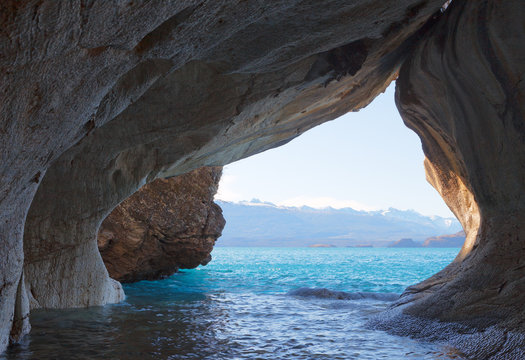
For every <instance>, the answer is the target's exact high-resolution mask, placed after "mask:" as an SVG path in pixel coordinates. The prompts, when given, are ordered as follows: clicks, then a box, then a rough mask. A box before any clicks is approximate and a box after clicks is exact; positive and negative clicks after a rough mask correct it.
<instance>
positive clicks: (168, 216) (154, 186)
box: [98, 167, 225, 282]
mask: <svg viewBox="0 0 525 360" xmlns="http://www.w3.org/2000/svg"><path fill="white" fill-rule="evenodd" d="M221 171H222V170H221V168H220V167H208V168H200V169H197V170H194V171H192V172H191V173H188V174H184V175H180V176H177V177H173V178H169V179H157V180H155V181H153V182H152V183H150V184H148V185H145V186H144V187H142V188H141V189H140V190H139V191H137V192H136V193H135V194H133V195H132V196H130V197H129V198H128V199H126V200H124V201H123V202H122V203H121V204H120V205H119V206H117V207H116V208H115V210H113V211H112V212H111V214H109V216H108V217H107V218H106V219H105V220H104V222H103V223H102V225H101V227H100V230H99V232H98V248H99V250H100V253H101V255H102V259H103V260H104V264H105V265H106V268H107V269H108V272H109V276H110V277H111V278H113V279H115V280H118V281H120V282H133V281H139V280H144V279H147V280H155V279H159V278H162V277H164V276H168V275H171V274H173V273H174V272H176V271H177V270H178V269H179V268H183V269H191V268H194V267H197V266H198V265H201V264H202V265H206V264H207V263H208V262H209V261H210V260H211V255H210V252H211V251H212V250H213V245H214V244H215V240H216V239H217V238H218V237H219V236H220V235H221V231H222V229H223V228H224V224H225V221H224V218H223V217H222V211H221V208H220V207H219V206H218V205H217V204H215V203H214V202H213V197H214V195H215V193H216V192H217V187H218V184H219V180H220V176H221Z"/></svg>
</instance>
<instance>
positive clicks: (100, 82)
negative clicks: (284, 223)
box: [0, 0, 525, 351]
mask: <svg viewBox="0 0 525 360" xmlns="http://www.w3.org/2000/svg"><path fill="white" fill-rule="evenodd" d="M442 1H443V0H441V1H435V0H427V1H420V0H403V1H397V2H386V1H379V0H359V1H340V0H329V1H314V0H292V1H285V2H275V1H238V0H232V1H206V2H198V1H190V0H189V1H177V2H174V1H173V2H172V1H165V2H149V3H146V2H143V1H121V2H118V3H115V2H107V1H98V2H83V1H70V0H63V1H51V0H44V1H42V0H23V1H15V0H6V1H2V3H1V5H0V25H1V26H0V70H1V73H2V77H1V78H0V93H1V94H3V97H2V98H1V100H0V110H1V111H0V136H1V139H2V140H1V142H0V153H1V154H2V165H1V167H0V244H1V246H0V274H1V276H0V300H1V301H0V351H2V350H3V349H4V348H5V347H6V346H7V343H8V341H9V339H11V341H12V342H15V341H17V340H18V339H19V338H20V337H21V336H22V335H23V334H24V333H26V332H27V331H28V328H29V325H28V319H27V314H28V310H29V304H32V306H41V307H65V306H68V307H69V306H86V305H100V304H104V303H107V302H114V301H118V300H119V299H121V298H122V295H123V294H122V290H121V288H120V285H119V284H118V283H117V282H116V281H113V280H111V279H110V278H109V277H108V274H107V271H106V269H105V267H104V265H103V263H102V260H101V257H100V254H99V253H98V249H97V241H96V236H97V231H98V229H99V227H100V224H101V222H102V220H103V219H104V218H105V217H106V216H107V215H108V214H109V213H110V212H111V210H112V209H113V208H114V207H115V206H116V205H117V204H119V203H120V202H121V201H123V200H124V199H126V198H127V197H129V196H130V195H131V194H132V193H133V192H135V191H136V190H137V189H138V188H140V187H141V186H143V185H145V184H146V183H149V182H151V181H153V180H154V179H156V178H165V177H170V176H175V175H179V174H183V173H186V172H188V171H191V170H193V169H196V168H198V167H201V166H209V165H223V164H227V163H229V162H232V161H235V160H237V159H240V158H243V157H247V156H250V155H252V154H255V153H258V152H261V151H264V150H266V149H269V148H272V147H275V146H278V145H281V144H283V143H285V142H287V141H289V140H290V139H293V138H294V137H296V136H298V135H300V134H301V133H302V132H304V131H306V130H307V129H309V128H311V127H313V126H315V125H317V124H320V123H322V122H324V121H328V120H331V119H334V118H336V117H337V116H339V115H342V114H343V113H346V112H348V111H352V110H357V109H359V108H361V107H363V106H365V105H367V104H368V103H369V102H370V101H372V99H373V98H374V97H375V96H376V95H377V94H378V93H379V92H381V91H382V90H383V89H384V88H385V87H386V86H387V85H388V83H390V82H391V81H392V79H394V78H395V77H396V76H397V72H398V70H399V66H400V65H401V64H403V68H402V70H401V71H400V73H399V83H398V86H399V87H398V93H397V100H398V105H399V108H400V111H401V113H402V115H403V117H404V119H405V122H406V123H407V124H408V125H409V126H410V127H411V128H413V129H414V130H415V131H416V132H417V133H418V134H419V136H420V137H421V139H422V143H423V147H424V150H425V153H426V155H427V161H426V168H427V177H428V179H429V181H430V182H431V183H432V184H433V185H434V186H435V187H436V188H437V190H438V191H439V192H440V193H441V195H442V196H443V198H444V199H445V201H446V202H447V204H448V205H449V207H450V208H451V209H452V210H453V211H454V212H455V214H456V216H457V217H458V218H459V219H460V221H461V222H462V224H463V226H464V228H465V231H466V233H467V240H466V242H465V246H464V247H463V249H462V251H461V253H460V255H459V256H458V258H457V259H456V261H455V262H454V263H453V264H451V265H450V266H449V267H448V268H446V269H445V270H444V271H442V272H441V273H439V274H437V275H436V276H434V277H433V278H431V279H430V280H429V281H427V282H425V283H423V284H420V285H418V286H415V287H413V288H411V289H409V290H408V292H407V294H409V295H407V296H405V297H404V299H405V300H406V301H408V302H409V304H408V305H405V308H404V310H403V311H405V312H406V313H409V314H412V315H415V316H420V317H427V318H430V317H432V318H438V319H441V320H447V321H448V320H455V321H465V322H467V323H469V324H476V319H483V321H489V322H490V323H491V324H498V326H500V327H502V328H505V329H511V328H512V329H521V330H522V329H523V319H524V318H525V316H524V314H523V311H522V310H521V307H522V306H521V305H522V304H523V302H524V300H525V299H524V298H523V296H525V295H524V294H525V291H522V290H523V282H524V281H525V276H524V272H525V265H524V264H523V257H522V256H521V254H523V250H524V248H523V240H520V239H524V238H525V234H523V232H524V230H523V224H524V223H525V222H524V219H523V214H524V202H525V197H524V196H522V194H523V193H524V186H525V185H524V184H525V181H524V176H525V170H524V168H523V164H525V161H524V157H525V155H524V153H525V146H524V143H525V142H524V128H525V125H524V119H523V112H524V110H523V104H525V101H524V99H523V97H524V87H525V83H524V82H523V81H522V78H523V74H524V70H525V69H524V66H525V65H524V64H525V61H524V60H525V50H524V48H523V46H522V44H523V40H524V39H525V34H524V31H525V30H524V28H523V16H522V14H523V13H524V10H525V9H524V6H525V4H524V3H523V2H522V1H520V0H509V1H505V2H502V1H501V2H497V1H495V0H480V1H461V0H455V1H453V2H452V5H451V6H450V7H449V9H448V10H447V11H446V12H445V13H444V14H443V15H441V13H440V11H439V9H440V6H441V3H442ZM405 60H406V61H405ZM403 62H404V63H403ZM43 274H45V275H43ZM43 276H45V278H43ZM491 304H498V306H492V305H491Z"/></svg>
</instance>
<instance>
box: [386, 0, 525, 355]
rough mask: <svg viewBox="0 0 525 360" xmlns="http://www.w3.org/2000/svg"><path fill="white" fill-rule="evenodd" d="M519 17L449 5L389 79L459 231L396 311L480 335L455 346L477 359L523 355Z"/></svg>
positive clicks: (523, 97)
mask: <svg viewBox="0 0 525 360" xmlns="http://www.w3.org/2000/svg"><path fill="white" fill-rule="evenodd" d="M523 14H525V3H524V2H522V1H507V2H493V1H453V2H452V5H451V6H450V8H449V10H447V14H446V16H444V17H442V18H441V19H439V20H438V21H437V23H436V24H434V25H433V26H432V28H431V29H430V30H429V31H428V32H426V33H425V34H424V35H422V36H421V38H420V40H419V42H418V45H417V47H416V49H415V50H414V53H413V54H412V55H411V56H410V57H409V58H408V59H407V61H406V62H405V63H404V64H403V66H402V68H401V71H400V74H399V79H398V81H397V89H396V100H397V104H398V108H399V110H400V112H401V115H402V117H403V119H404V121H405V123H406V124H407V125H408V126H409V127H410V128H412V129H413V130H414V131H415V132H416V133H417V134H418V135H419V136H420V138H421V140H422V143H423V150H424V152H425V154H426V160H425V166H426V172H427V179H428V181H429V182H430V183H431V184H432V185H433V186H434V187H435V188H436V189H437V190H438V192H439V193H440V194H441V195H442V197H443V199H444V200H445V201H446V203H447V205H448V206H449V207H450V209H451V210H452V211H453V212H454V213H455V215H456V216H457V218H458V219H459V220H460V222H461V223H462V225H463V228H464V229H465V232H466V241H465V244H464V245H463V248H462V249H461V252H460V253H459V255H458V256H457V258H456V259H455V260H454V262H453V263H452V264H450V265H449V266H447V267H446V268H445V269H444V270H442V271H441V272H439V273H438V274H436V275H434V276H432V277H431V278H430V279H428V280H425V281H423V282H422V283H420V284H417V285H415V286H412V287H410V288H408V289H407V290H406V292H405V294H404V295H403V296H402V298H401V300H400V304H401V306H402V308H403V313H404V314H409V315H412V316H417V317H423V318H432V319H439V320H442V321H447V322H448V321H450V322H455V323H459V324H462V325H468V326H472V327H475V328H477V329H478V330H481V331H484V333H485V338H483V336H480V337H479V338H478V340H477V342H478V346H463V347H462V349H463V350H464V351H465V353H466V355H467V356H468V357H470V358H476V359H481V358H483V359H488V358H491V359H492V358H505V359H522V358H525V337H524V336H523V333H524V332H525V309H524V307H523V304H525V257H524V256H523V255H524V250H525V244H524V242H523V240H524V239H525V218H524V216H525V197H524V196H523V194H525V119H524V116H525V82H524V81H523V78H524V75H525V48H524V47H523V41H524V39H525V27H524V26H523V24H524V18H523ZM399 321H400V320H399V319H398V320H397V324H399ZM414 330H415V329H412V331H414ZM415 331H419V330H415ZM516 332H517V333H521V335H516ZM495 334H499V335H498V336H496V335H495ZM487 344H490V345H487ZM464 345H465V344H464ZM483 347H484V348H483Z"/></svg>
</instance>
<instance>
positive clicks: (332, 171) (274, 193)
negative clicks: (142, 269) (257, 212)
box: [215, 85, 453, 217]
mask: <svg viewBox="0 0 525 360" xmlns="http://www.w3.org/2000/svg"><path fill="white" fill-rule="evenodd" d="M423 160H424V155H423V151H422V149H421V141H420V140H419V138H418V136H417V135H416V134H415V133H414V132H413V131H412V130H410V129H408V128H407V127H406V126H405V125H404V124H403V121H402V120H401V117H400V115H399V113H398V111H397V109H396V106H395V102H394V85H391V86H390V87H389V88H388V89H387V90H386V91H385V93H384V94H381V95H379V96H378V97H377V98H376V99H375V100H374V101H373V102H372V103H371V104H370V105H369V106H368V107H366V108H364V109H362V110H360V111H359V112H352V113H348V114H346V115H343V116H341V117H340V118H338V119H336V120H333V121H330V122H327V123H324V124H322V125H320V126H317V127H315V128H313V129H311V130H310V131H308V132H306V133H304V134H302V135H301V136H299V137H298V138H296V139H294V140H292V141H291V142H290V143H288V144H286V145H284V146H281V147H279V148H276V149H272V150H268V151H265V152H263V153H260V154H257V155H254V156H252V157H249V158H246V159H243V160H240V161H237V162H235V163H232V164H229V165H227V166H225V167H224V172H223V176H222V179H221V182H220V184H219V191H218V193H217V195H216V197H215V199H217V200H225V201H233V202H238V201H248V200H252V199H259V200H261V201H269V202H272V203H274V204H277V205H286V206H302V205H307V206H311V207H316V208H322V207H327V206H331V207H334V208H342V207H351V208H354V209H356V210H367V211H369V210H383V209H388V208H390V207H393V208H396V209H400V210H408V209H412V210H415V211H417V212H419V213H421V214H424V215H439V216H443V217H453V214H452V212H451V211H450V210H449V209H448V207H447V206H446V205H445V203H444V201H443V200H442V199H441V197H440V196H439V194H438V193H437V191H436V190H434V188H433V187H432V186H430V184H428V183H427V181H426V180H425V171H424V167H423Z"/></svg>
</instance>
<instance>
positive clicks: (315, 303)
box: [0, 248, 461, 360]
mask: <svg viewBox="0 0 525 360" xmlns="http://www.w3.org/2000/svg"><path fill="white" fill-rule="evenodd" d="M456 253H457V249H369V248H363V249H355V248H354V249H352V248H348V249H338V248H336V249H307V248H298V249H283V248H279V249H262V248H257V249H254V248H218V249H216V250H214V252H213V256H214V260H213V261H212V262H211V263H210V264H209V265H208V266H206V267H201V268H198V269H194V270H185V271H183V272H180V273H177V274H175V275H174V276H172V277H170V278H168V279H165V280H161V281H143V282H139V283H135V284H129V285H125V287H124V288H125V291H126V294H127V298H126V300H125V301H124V302H123V303H121V304H116V305H108V306H104V307H92V308H87V309H74V310H61V311H58V310H39V311H34V312H33V313H32V314H31V322H32V325H33V330H32V332H31V334H30V335H29V336H28V337H26V339H25V340H24V342H23V343H22V344H21V345H20V346H17V347H13V348H11V349H9V351H8V352H7V353H6V354H5V355H4V356H0V359H2V360H5V359H9V360H13V359H56V358H63V359H73V358H74V359H130V360H138V359H141V360H142V359H212V360H219V359H221V360H222V359H263V360H266V359H267V360H270V359H271V360H274V359H293V360H296V359H330V360H334V359H374V360H375V359H459V358H461V356H460V355H459V354H458V353H457V352H456V351H455V350H454V349H450V348H447V347H445V346H443V345H442V344H439V343H428V342H424V341H420V340H415V339H413V338H410V337H400V336H396V335H393V334H388V333H386V332H384V331H382V330H379V329H378V328H374V327H372V326H369V325H367V324H370V323H371V322H373V319H374V318H375V317H376V316H377V315H379V314H382V313H383V312H384V311H385V310H386V309H387V308H388V306H389V304H390V301H392V300H395V299H396V298H397V297H398V295H397V294H399V293H400V292H402V291H403V290H404V288H405V287H407V286H408V285H411V284H413V283H416V282H418V281H420V280H421V279H423V278H426V277H428V276H430V275H431V274H432V273H434V272H437V271H438V270H440V269H441V268H442V267H444V266H445V265H446V264H447V263H448V262H450V261H451V260H452V259H453V258H454V257H455V255H456ZM407 260H409V261H407ZM438 330H439V329H438Z"/></svg>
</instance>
